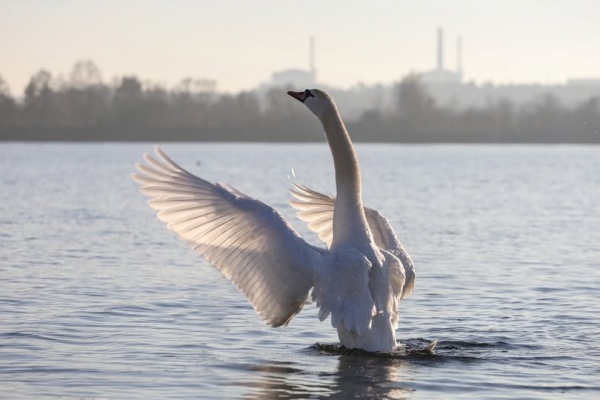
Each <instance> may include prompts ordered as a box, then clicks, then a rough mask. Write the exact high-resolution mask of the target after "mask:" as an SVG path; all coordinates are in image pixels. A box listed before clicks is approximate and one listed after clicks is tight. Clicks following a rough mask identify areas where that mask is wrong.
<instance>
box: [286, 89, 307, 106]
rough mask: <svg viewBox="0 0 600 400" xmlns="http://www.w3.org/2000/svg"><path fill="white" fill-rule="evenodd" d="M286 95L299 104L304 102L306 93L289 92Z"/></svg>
mask: <svg viewBox="0 0 600 400" xmlns="http://www.w3.org/2000/svg"><path fill="white" fill-rule="evenodd" d="M287 94H289V95H290V96H292V97H293V98H295V99H296V100H298V101H299V102H301V103H304V100H306V92H292V91H291V90H290V91H289V92H287Z"/></svg>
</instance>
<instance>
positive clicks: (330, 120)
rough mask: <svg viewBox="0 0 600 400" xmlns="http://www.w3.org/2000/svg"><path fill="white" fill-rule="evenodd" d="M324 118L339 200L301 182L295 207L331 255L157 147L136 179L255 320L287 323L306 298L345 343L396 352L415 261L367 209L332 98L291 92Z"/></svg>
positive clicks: (317, 93) (247, 199) (266, 211)
mask: <svg viewBox="0 0 600 400" xmlns="http://www.w3.org/2000/svg"><path fill="white" fill-rule="evenodd" d="M288 94H289V95H291V96H293V97H294V98H296V99H297V100H299V101H301V102H302V103H304V105H306V106H307V107H308V109H309V110H310V111H312V112H313V114H315V115H316V116H317V118H319V120H320V121H321V123H322V124H323V127H324V130H325V135H326V137H327V141H328V142H329V146H330V148H331V152H332V154H333V160H334V164H335V177H336V187H337V197H336V198H335V199H334V198H332V197H329V196H325V195H322V194H320V193H318V192H315V191H313V190H311V189H308V188H307V187H305V186H302V185H300V184H298V183H295V182H294V183H293V184H294V189H293V190H292V194H293V195H294V196H295V197H296V199H297V201H291V202H290V203H291V204H292V205H293V206H294V207H295V208H297V209H299V210H300V212H299V213H298V216H299V217H300V219H302V220H304V221H307V222H309V225H308V226H309V228H310V229H312V230H313V231H315V232H318V233H319V237H320V238H321V239H323V240H324V241H325V242H326V243H327V245H328V247H329V249H321V248H318V247H315V246H311V245H309V244H308V243H307V242H305V241H304V240H303V239H302V238H301V237H300V236H299V235H298V234H297V233H296V232H295V231H294V230H293V228H292V227H291V226H290V225H288V223H287V222H286V220H285V219H284V218H283V216H282V215H281V214H280V213H278V212H277V211H276V210H275V209H273V208H272V207H270V206H269V205H267V204H265V203H263V202H261V201H259V200H256V199H253V198H251V197H249V196H247V195H245V194H243V193H241V192H240V191H238V190H236V189H234V188H233V187H231V186H228V185H224V184H219V183H216V184H213V183H210V182H207V181H205V180H204V179H201V178H199V177H197V176H195V175H192V174H191V173H189V172H187V171H186V170H184V169H183V168H181V167H180V166H179V165H177V164H176V163H175V162H173V161H172V160H171V159H170V158H169V157H167V155H166V154H164V153H163V152H162V151H161V150H160V148H158V147H155V151H156V154H157V155H158V157H159V159H160V160H157V159H155V158H153V157H151V156H149V155H146V154H145V155H144V159H145V160H146V162H147V163H148V164H149V165H144V164H139V163H138V164H136V167H137V169H138V170H139V171H140V172H142V173H143V174H144V175H138V174H132V178H133V179H134V180H135V181H136V182H138V183H140V184H141V185H142V187H141V191H142V192H143V193H144V194H146V195H149V196H152V197H153V198H152V199H151V200H149V201H148V204H149V205H150V206H151V207H152V208H154V209H157V210H160V212H159V213H158V218H160V219H161V220H163V221H165V222H167V224H168V228H169V229H171V230H173V231H174V232H175V233H177V235H178V236H179V237H180V238H182V239H183V240H185V241H187V242H188V243H189V245H190V246H191V247H192V248H193V249H195V250H197V251H198V252H199V253H200V254H201V255H202V256H204V258H206V260H208V261H209V262H210V263H211V264H213V265H214V266H215V267H217V268H218V269H219V270H220V271H221V272H222V273H223V274H225V276H226V277H227V278H228V279H230V280H231V281H232V282H233V283H234V284H235V285H236V286H237V287H238V289H239V290H240V291H241V292H242V293H243V294H244V295H245V296H246V298H247V299H248V300H249V301H250V303H251V304H252V306H253V307H254V309H255V310H256V312H257V313H258V315H259V316H260V317H261V318H262V319H263V320H264V321H265V322H266V323H267V324H268V325H271V326H273V327H277V326H284V325H287V324H288V323H289V322H290V320H291V319H292V317H293V316H294V315H296V314H297V313H298V312H300V310H301V309H302V307H303V306H304V303H305V301H306V300H307V298H308V295H309V291H310V290H311V288H312V299H313V300H314V301H316V304H317V307H319V319H320V320H321V321H323V320H325V319H326V318H327V317H328V316H329V315H330V314H331V324H332V325H333V327H334V328H336V329H337V331H338V335H339V338H340V341H341V343H342V345H344V346H345V347H347V348H358V349H362V350H366V351H389V350H393V349H394V348H395V347H396V334H395V330H396V327H397V325H398V310H397V306H398V302H399V301H400V300H401V299H403V298H405V297H407V296H408V295H409V294H410V293H411V291H412V289H413V286H414V281H415V272H414V267H413V264H412V261H411V259H410V257H409V256H408V254H407V253H406V251H405V250H404V248H403V247H402V245H401V244H400V242H399V241H398V239H397V238H396V235H395V234H394V231H393V230H392V228H391V227H390V224H389V222H388V221H387V220H386V219H385V218H384V217H383V216H382V215H381V214H380V213H379V212H377V211H376V210H373V209H369V208H363V205H362V196H361V179H360V168H359V165H358V160H357V157H356V153H355V152H354V148H353V146H352V142H351V140H350V137H349V136H348V133H347V131H346V128H345V127H344V123H343V122H342V119H341V117H340V115H339V113H338V111H337V108H336V106H335V103H334V102H333V100H332V98H331V97H330V96H329V95H328V94H327V93H325V92H323V91H320V90H316V89H315V90H305V91H304V92H288Z"/></svg>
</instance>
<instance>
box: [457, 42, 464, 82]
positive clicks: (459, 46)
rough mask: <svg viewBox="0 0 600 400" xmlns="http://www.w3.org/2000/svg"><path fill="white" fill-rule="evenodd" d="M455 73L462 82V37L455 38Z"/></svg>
mask: <svg viewBox="0 0 600 400" xmlns="http://www.w3.org/2000/svg"><path fill="white" fill-rule="evenodd" d="M456 73H457V74H458V76H459V77H460V79H461V80H462V75H463V66H462V37H460V36H459V37H457V38H456Z"/></svg>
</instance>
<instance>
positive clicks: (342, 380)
mask: <svg viewBox="0 0 600 400" xmlns="http://www.w3.org/2000/svg"><path fill="white" fill-rule="evenodd" d="M323 358H324V359H326V358H328V359H329V360H331V358H330V357H323ZM329 360H324V363H327V364H329V365H328V368H323V369H322V370H315V364H312V365H310V366H308V365H307V366H306V367H307V368H306V369H303V368H302V365H300V364H297V363H294V362H289V363H284V362H270V363H268V364H263V365H256V366H254V367H253V368H252V369H253V370H254V371H256V372H258V376H257V377H256V379H255V380H254V382H252V383H247V384H248V385H249V386H250V387H252V389H251V394H250V395H249V396H248V397H249V398H253V399H306V398H325V397H326V398H329V399H351V398H361V399H363V398H372V399H403V398H407V397H408V396H409V394H410V393H412V392H413V391H414V390H413V389H411V388H410V385H408V386H407V383H410V381H411V380H412V379H411V375H412V374H411V373H410V369H409V368H407V367H408V366H409V363H410V361H409V360H407V359H402V358H383V357H369V356H365V355H340V356H338V360H337V361H338V363H337V368H335V369H334V370H333V372H332V371H331V364H330V363H329ZM309 368H310V369H309ZM327 370H329V371H327Z"/></svg>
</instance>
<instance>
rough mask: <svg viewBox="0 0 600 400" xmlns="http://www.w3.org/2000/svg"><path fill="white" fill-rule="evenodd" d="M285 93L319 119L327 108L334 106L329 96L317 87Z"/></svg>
mask: <svg viewBox="0 0 600 400" xmlns="http://www.w3.org/2000/svg"><path fill="white" fill-rule="evenodd" d="M287 93H288V94H289V95H290V96H292V97H293V98H295V99H296V100H298V101H300V102H301V103H302V104H304V105H305V106H306V107H308V109H309V110H310V111H311V112H312V113H313V114H315V115H316V116H317V118H319V119H320V120H322V118H323V116H324V115H325V112H326V111H327V110H329V109H331V108H335V105H334V102H333V99H332V98H331V96H329V95H328V94H327V93H325V92H324V91H322V90H319V89H306V90H305V91H304V92H292V91H289V92H287Z"/></svg>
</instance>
